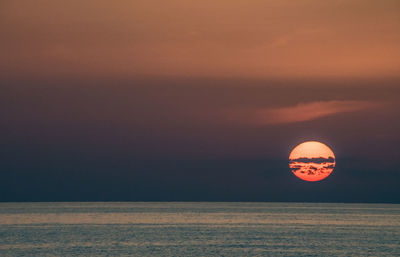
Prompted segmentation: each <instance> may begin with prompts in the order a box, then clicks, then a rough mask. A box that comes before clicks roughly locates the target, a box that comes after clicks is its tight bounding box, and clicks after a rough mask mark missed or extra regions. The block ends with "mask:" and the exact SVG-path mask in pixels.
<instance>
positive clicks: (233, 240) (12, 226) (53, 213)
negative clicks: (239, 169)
mask: <svg viewBox="0 0 400 257" xmlns="http://www.w3.org/2000/svg"><path fill="white" fill-rule="evenodd" d="M0 256H168V257H169V256H171V257H172V256H174V257H175V256H188V257H190V256H400V205H396V204H342V203H340V204H333V203H266V202H265V203H264V202H259V203H227V202H223V203H222V202H162V203H161V202H71V203H64V202H61V203H59V202H57V203H0Z"/></svg>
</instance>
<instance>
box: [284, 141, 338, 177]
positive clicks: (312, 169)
mask: <svg viewBox="0 0 400 257" xmlns="http://www.w3.org/2000/svg"><path fill="white" fill-rule="evenodd" d="M335 164H336V162H335V155H334V154H333V152H332V150H331V149H330V148H329V147H328V146H326V145H325V144H323V143H320V142H317V141H307V142H304V143H301V144H299V145H298V146H296V147H295V148H294V149H293V150H292V152H291V153H290V155H289V167H290V169H291V170H292V172H293V174H294V175H296V176H297V177H298V178H300V179H302V180H305V181H320V180H322V179H324V178H326V177H328V176H329V175H330V174H331V173H332V171H333V169H334V168H335Z"/></svg>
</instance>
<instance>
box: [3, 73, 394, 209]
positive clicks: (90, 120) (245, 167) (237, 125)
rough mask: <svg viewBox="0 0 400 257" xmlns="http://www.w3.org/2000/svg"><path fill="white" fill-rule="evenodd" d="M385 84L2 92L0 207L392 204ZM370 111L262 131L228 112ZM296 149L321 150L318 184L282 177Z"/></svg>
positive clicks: (192, 83)
mask: <svg viewBox="0 0 400 257" xmlns="http://www.w3.org/2000/svg"><path fill="white" fill-rule="evenodd" d="M398 86H399V82H398V81H397V80H395V79H390V80H389V79H387V80H375V81H374V80H368V81H364V80H342V81H332V80H330V81H323V80H296V81H283V80H280V81H278V80H275V81H272V80H265V81H262V80H246V79H241V80H240V79H177V78H175V79H174V78H157V79H154V78H149V79H145V78H141V79H136V80H130V81H127V80H125V81H123V80H111V81H107V80H103V81H100V82H99V81H87V80H86V81H84V80H71V79H70V80H60V81H38V80H36V81H28V82H26V81H18V82H17V81H8V82H7V83H6V84H5V86H2V87H1V89H0V91H1V92H0V98H1V99H0V105H1V108H0V117H1V122H2V124H3V126H1V127H0V137H1V138H0V139H1V145H2V147H1V155H0V156H1V160H0V165H1V173H0V183H1V186H0V197H1V198H0V200H1V201H58V200H65V201H69V200H84V201H91V200H96V201H100V200H134V201H147V200H154V201H158V200H159V201H164V200H168V201H172V200H187V201H190V200H195V201H306V202H308V201H317V202H319V201H322V202H328V201H335V202H400V168H399V156H400V150H399V145H400V133H399V131H400V120H399V117H400V115H399V110H400V102H399V99H400V90H399V87H398ZM332 100H335V101H342V102H346V101H353V102H357V103H358V102H370V103H378V104H377V105H372V107H370V108H369V109H366V110H364V109H361V110H355V111H348V112H341V111H340V110H339V112H338V113H333V114H327V115H326V116H324V117H319V118H315V119H311V120H307V121H300V122H297V121H296V122H283V123H279V122H278V123H275V124H264V123H257V122H254V121H251V120H250V121H249V120H248V119H246V118H243V116H241V115H238V117H239V118H240V119H232V112H233V113H235V112H236V111H237V110H239V113H240V112H241V111H240V110H242V109H246V110H247V113H250V112H251V110H253V109H255V110H258V109H260V108H261V109H268V108H272V109H277V108H278V109H279V108H280V107H282V106H296V105H298V104H299V103H307V102H322V103H324V102H330V101H332ZM304 140H319V141H321V142H324V143H326V144H328V145H329V146H330V147H331V148H332V149H333V151H334V153H335V155H336V162H337V165H336V168H335V170H334V172H333V173H332V175H331V176H330V177H328V178H327V179H325V180H323V181H321V182H312V183H310V182H304V181H301V180H299V179H298V178H296V177H295V176H294V175H293V174H291V172H290V170H289V167H288V156H289V153H290V151H291V149H292V148H293V147H294V146H296V145H297V144H298V143H301V142H302V141H304Z"/></svg>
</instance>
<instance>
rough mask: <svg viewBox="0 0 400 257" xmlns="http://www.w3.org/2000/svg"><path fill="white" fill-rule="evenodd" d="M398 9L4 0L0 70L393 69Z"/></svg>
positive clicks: (247, 73)
mask: <svg viewBox="0 0 400 257" xmlns="http://www.w3.org/2000/svg"><path fill="white" fill-rule="evenodd" d="M399 11H400V2H399V1H398V0H382V1H362V0H347V1H337V0H328V1H319V0H308V1H291V0H282V1H246V0H241V1H229V0H205V1H181V0H170V1H162V0H153V1H139V0H132V1H124V0H116V1H105V0H86V1H77V0H71V1H62V2H60V1H52V0H36V1H31V0H15V1H11V0H8V1H7V0H5V1H1V2H0V33H1V35H2V39H1V40H0V47H1V49H3V51H2V53H1V58H0V69H1V70H2V71H3V72H4V74H7V76H16V77H19V76H20V75H21V74H24V75H27V74H28V75H29V74H30V75H34V76H39V77H48V76H52V77H62V76H78V77H104V76H106V77H123V78H125V77H130V76H135V75H151V76H152V75H176V76H213V77H215V76H216V77H218V76H223V77H232V76H233V77H236V76H241V77H285V78H286V77H310V76H311V77H314V76H315V77H321V76H322V77H324V76H325V77H326V76H328V77H343V76H345V77H346V76H349V77H371V76H372V77H384V76H398V74H399V71H400V51H399V50H400V34H399V33H398V31H399V27H400V19H399ZM0 75H1V74H0Z"/></svg>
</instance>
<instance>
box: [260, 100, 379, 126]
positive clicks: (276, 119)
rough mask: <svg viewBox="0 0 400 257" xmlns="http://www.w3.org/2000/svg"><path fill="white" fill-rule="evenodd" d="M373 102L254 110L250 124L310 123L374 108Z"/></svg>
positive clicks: (323, 102) (322, 103)
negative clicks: (327, 117) (339, 114)
mask: <svg viewBox="0 0 400 257" xmlns="http://www.w3.org/2000/svg"><path fill="white" fill-rule="evenodd" d="M377 106H379V104H378V103H375V102H367V101H318V102H309V103H300V104H297V105H295V106H288V107H280V108H266V109H258V110H255V111H254V113H253V114H252V122H255V123H259V124H281V123H294V122H303V121H310V120H315V119H319V118H323V117H326V116H330V115H333V114H338V113H345V112H355V111H361V110H366V109H370V108H375V107H377Z"/></svg>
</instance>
